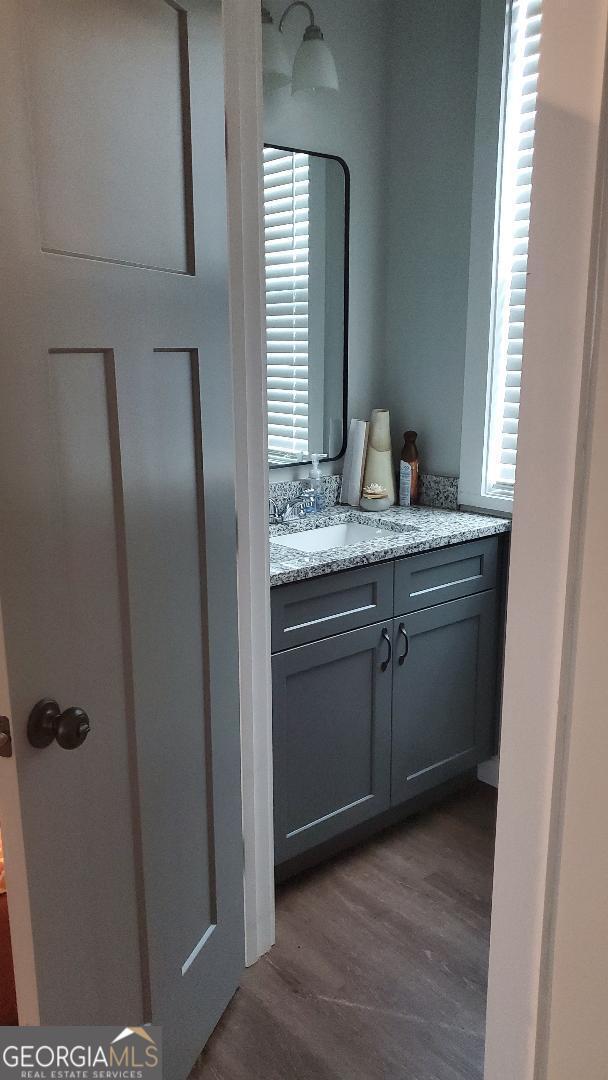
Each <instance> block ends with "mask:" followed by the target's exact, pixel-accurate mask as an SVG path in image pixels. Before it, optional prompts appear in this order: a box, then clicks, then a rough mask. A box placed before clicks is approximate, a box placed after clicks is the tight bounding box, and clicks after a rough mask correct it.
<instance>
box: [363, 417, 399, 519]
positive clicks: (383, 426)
mask: <svg viewBox="0 0 608 1080" xmlns="http://www.w3.org/2000/svg"><path fill="white" fill-rule="evenodd" d="M368 484H380V486H381V487H383V488H385V489H386V491H387V493H388V498H389V505H390V506H394V505H395V471H394V468H393V453H392V450H391V423H390V415H389V411H388V409H374V410H373V411H372V416H371V420H370V424H369V441H368V446H367V458H366V459H365V474H364V478H363V486H364V487H367V486H368Z"/></svg>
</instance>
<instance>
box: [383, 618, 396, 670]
mask: <svg viewBox="0 0 608 1080" xmlns="http://www.w3.org/2000/svg"><path fill="white" fill-rule="evenodd" d="M382 637H383V638H384V640H385V641H386V644H387V645H388V656H387V658H386V660H383V661H382V663H381V665H380V667H381V668H382V671H386V669H387V667H388V665H389V664H390V662H391V659H392V655H393V646H392V644H391V639H390V637H389V635H388V630H387V629H386V626H385V627H384V629H383V630H382Z"/></svg>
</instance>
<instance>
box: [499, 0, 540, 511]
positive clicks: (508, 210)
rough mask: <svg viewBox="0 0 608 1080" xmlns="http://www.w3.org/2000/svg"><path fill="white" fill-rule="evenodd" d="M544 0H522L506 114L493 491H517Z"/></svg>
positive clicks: (514, 28)
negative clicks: (527, 278) (517, 459)
mask: <svg viewBox="0 0 608 1080" xmlns="http://www.w3.org/2000/svg"><path fill="white" fill-rule="evenodd" d="M541 19H542V0H514V2H513V4H512V7H511V19H510V33H509V40H508V55H507V68H506V82H505V94H504V111H503V143H502V162H501V169H500V175H499V185H498V199H499V201H498V212H497V224H498V232H497V244H496V261H495V275H494V289H495V292H494V326H493V343H492V345H493V348H492V355H491V358H490V359H491V362H492V380H491V402H490V416H489V431H488V436H489V437H488V441H487V466H486V467H487V475H486V490H487V491H488V492H490V493H499V492H501V491H503V492H505V493H508V492H509V491H511V492H512V489H513V485H514V483H515V467H516V458H517V430H518V424H519V399H520V388H521V370H522V358H523V333H524V314H525V304H526V276H527V268H528V234H529V227H530V199H531V192H532V161H533V154H534V131H535V122H536V99H537V83H538V65H539V52H540V37H541Z"/></svg>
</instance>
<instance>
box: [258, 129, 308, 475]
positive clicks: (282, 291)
mask: <svg viewBox="0 0 608 1080" xmlns="http://www.w3.org/2000/svg"><path fill="white" fill-rule="evenodd" d="M264 226H265V256H266V353H267V355H266V363H267V387H268V389H267V395H268V446H269V449H270V451H283V452H289V453H292V454H293V453H296V454H297V453H301V452H302V453H304V454H305V455H306V456H308V155H307V154H298V153H293V152H292V151H289V150H277V149H275V148H273V147H268V146H267V147H265V148H264Z"/></svg>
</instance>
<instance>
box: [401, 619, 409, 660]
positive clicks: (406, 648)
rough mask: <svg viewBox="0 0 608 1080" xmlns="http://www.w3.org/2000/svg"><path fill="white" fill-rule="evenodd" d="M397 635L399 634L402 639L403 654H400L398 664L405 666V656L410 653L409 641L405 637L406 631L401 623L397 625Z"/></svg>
mask: <svg viewBox="0 0 608 1080" xmlns="http://www.w3.org/2000/svg"><path fill="white" fill-rule="evenodd" d="M399 633H400V634H401V636H402V638H403V652H402V653H401V656H400V657H399V663H400V664H405V660H406V657H407V654H408V653H409V651H410V639H409V637H408V636H407V630H406V629H405V626H404V624H403V623H399Z"/></svg>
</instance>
